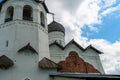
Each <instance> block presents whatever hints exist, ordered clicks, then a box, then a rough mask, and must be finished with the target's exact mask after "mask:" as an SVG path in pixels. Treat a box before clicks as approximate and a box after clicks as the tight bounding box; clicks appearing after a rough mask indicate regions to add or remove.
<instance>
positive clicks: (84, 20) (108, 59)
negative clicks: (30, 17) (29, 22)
mask: <svg viewBox="0 0 120 80" xmlns="http://www.w3.org/2000/svg"><path fill="white" fill-rule="evenodd" d="M46 2H47V5H48V7H49V10H50V11H52V12H53V13H55V14H56V16H55V20H57V21H58V22H60V23H62V24H63V25H64V26H65V28H66V42H68V41H70V40H71V39H72V38H74V39H75V40H76V41H77V42H78V43H80V44H81V45H82V46H83V47H86V46H87V45H89V44H92V45H93V46H95V47H96V48H97V49H100V50H101V51H103V52H104V54H103V55H101V59H102V63H103V65H104V69H105V71H106V73H111V74H115V73H120V66H119V63H120V61H119V59H120V41H116V42H115V43H110V42H109V41H107V40H104V39H91V40H90V41H88V38H87V37H83V36H81V35H82V33H83V31H82V28H83V27H84V26H87V27H89V28H90V29H91V30H92V31H95V32H98V31H99V30H98V28H97V27H95V26H94V24H102V17H104V16H105V15H107V14H110V13H112V12H114V11H117V10H119V9H120V5H118V6H116V7H112V5H113V4H115V3H116V0H69V1H68V0H48V1H46ZM51 2H52V4H49V3H51ZM101 9H103V12H102V13H100V10H101ZM104 9H105V10H104ZM49 22H50V21H49ZM88 35H89V34H88ZM111 65H112V66H111Z"/></svg>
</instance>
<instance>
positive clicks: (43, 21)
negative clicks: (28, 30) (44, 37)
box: [40, 11, 45, 27]
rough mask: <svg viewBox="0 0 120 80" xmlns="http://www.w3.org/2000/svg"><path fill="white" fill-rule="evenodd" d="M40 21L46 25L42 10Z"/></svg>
mask: <svg viewBox="0 0 120 80" xmlns="http://www.w3.org/2000/svg"><path fill="white" fill-rule="evenodd" d="M40 21H41V25H42V26H43V27H45V15H44V13H43V12H42V11H41V12H40Z"/></svg>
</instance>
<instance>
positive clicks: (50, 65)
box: [39, 57, 60, 69]
mask: <svg viewBox="0 0 120 80" xmlns="http://www.w3.org/2000/svg"><path fill="white" fill-rule="evenodd" d="M39 67H40V68H42V69H57V68H60V66H59V65H58V64H56V63H55V62H53V61H51V60H50V59H48V58H46V57H44V58H43V59H42V60H41V61H40V62H39Z"/></svg>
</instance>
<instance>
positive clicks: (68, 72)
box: [0, 0, 120, 80]
mask: <svg viewBox="0 0 120 80" xmlns="http://www.w3.org/2000/svg"><path fill="white" fill-rule="evenodd" d="M49 13H50V12H49V10H48V8H47V6H46V4H45V2H44V1H40V0H3V1H2V2H1V3H0V80H91V79H92V80H96V79H99V80H102V79H104V80H114V79H115V80H116V79H118V80H119V79H120V76H118V75H114V76H113V75H105V72H104V69H103V67H102V64H101V61H100V57H99V55H100V54H102V52H101V51H99V50H98V49H96V48H95V47H93V46H92V45H89V46H88V47H87V48H83V47H81V46H80V45H79V44H78V43H77V42H76V41H74V40H71V41H70V42H69V43H67V44H66V43H65V28H64V26H63V25H62V24H60V23H58V22H56V21H54V20H53V22H51V23H50V24H49V25H47V14H49Z"/></svg>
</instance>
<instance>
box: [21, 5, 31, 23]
mask: <svg viewBox="0 0 120 80" xmlns="http://www.w3.org/2000/svg"><path fill="white" fill-rule="evenodd" d="M23 20H28V21H33V17H32V7H31V6H29V5H26V6H24V8H23Z"/></svg>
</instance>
